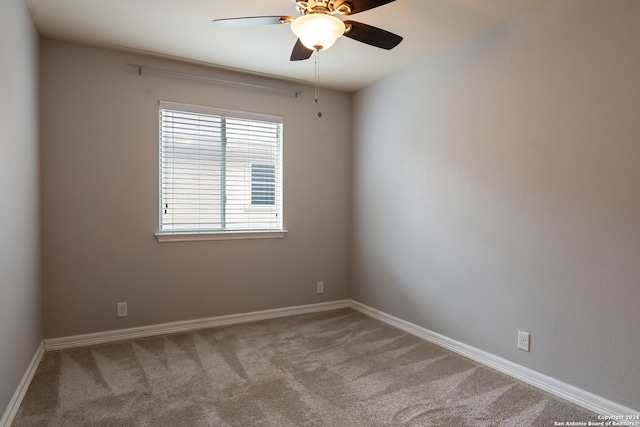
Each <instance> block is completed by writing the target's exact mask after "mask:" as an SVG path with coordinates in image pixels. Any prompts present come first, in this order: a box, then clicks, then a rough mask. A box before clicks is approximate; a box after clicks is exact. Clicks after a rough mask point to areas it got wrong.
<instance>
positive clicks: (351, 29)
mask: <svg viewBox="0 0 640 427" xmlns="http://www.w3.org/2000/svg"><path fill="white" fill-rule="evenodd" d="M344 24H345V26H346V27H347V31H345V32H344V35H345V37H349V38H350V39H354V40H357V41H359V42H362V43H366V44H368V45H371V46H375V47H379V48H382V49H386V50H391V49H393V48H394V47H396V46H398V45H399V44H400V42H401V41H402V37H400V36H399V35H397V34H393V33H390V32H389V31H385V30H383V29H380V28H377V27H372V26H371V25H367V24H362V23H360V22H354V21H344Z"/></svg>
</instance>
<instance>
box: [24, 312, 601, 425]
mask: <svg viewBox="0 0 640 427" xmlns="http://www.w3.org/2000/svg"><path fill="white" fill-rule="evenodd" d="M589 420H591V421H596V420H597V416H596V415H595V414H593V413H591V412H589V411H586V410H584V409H582V408H579V407H577V406H575V405H573V404H571V403H568V402H565V401H563V400H561V399H558V398H556V397H553V396H551V395H549V394H547V393H544V392H542V391H540V390H538V389H535V388H533V387H531V386H529V385H527V384H524V383H522V382H519V381H517V380H515V379H513V378H511V377H508V376H506V375H503V374H501V373H498V372H496V371H494V370H492V369H489V368H487V367H484V366H482V365H479V364H477V363H475V362H473V361H471V360H469V359H466V358H464V357H461V356H459V355H456V354H454V353H451V352H450V351H447V350H444V349H442V348H440V347H438V346H435V345H433V344H430V343H428V342H425V341H423V340H421V339H419V338H416V337H414V336H412V335H409V334H406V333H404V332H402V331H399V330H397V329H394V328H391V327H389V326H386V325H384V324H382V323H380V322H378V321H376V320H373V319H371V318H369V317H367V316H364V315H362V314H360V313H358V312H355V311H352V310H349V309H345V310H337V311H332V312H325V313H318V314H309V315H303V316H294V317H288V318H282V319H276V320H270V321H264V322H257V323H251V324H244V325H236V326H229V327H221V328H214V329H206V330H200V331H195V332H188V333H181V334H175V335H167V336H161V337H153V338H145V339H137V340H132V341H125V342H120V343H115V344H104V345H96V346H92V347H84V348H78V349H69V350H63V351H56V352H48V353H46V354H45V356H44V358H43V359H42V362H41V364H40V367H39V369H38V371H37V373H36V375H35V377H34V379H33V382H32V383H31V387H30V388H29V390H28V392H27V394H26V396H25V399H24V401H23V403H22V406H21V407H20V410H19V412H18V414H17V416H16V419H15V421H14V423H13V426H65V427H68V426H243V427H245V426H278V427H281V426H367V427H369V426H457V427H458V426H474V427H475V426H495V425H500V426H528V425H535V426H553V425H554V421H560V422H567V421H589Z"/></svg>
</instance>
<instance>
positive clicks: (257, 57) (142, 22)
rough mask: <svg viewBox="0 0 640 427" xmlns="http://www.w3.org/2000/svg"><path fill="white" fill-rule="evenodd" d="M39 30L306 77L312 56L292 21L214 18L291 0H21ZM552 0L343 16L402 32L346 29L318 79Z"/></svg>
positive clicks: (483, 0)
mask: <svg viewBox="0 0 640 427" xmlns="http://www.w3.org/2000/svg"><path fill="white" fill-rule="evenodd" d="M25 1H26V3H27V6H28V7H29V10H30V11H31V15H32V16H33V19H34V21H35V24H36V27H37V29H38V31H39V33H40V34H41V35H42V36H44V37H49V38H54V39H59V40H65V41H71V42H79V43H83V44H90V45H97V46H106V47H116V48H125V49H131V50H137V51H144V52H148V53H153V54H159V55H163V56H169V57H175V58H182V59H185V60H189V61H197V62H203V63H206V64H210V65H214V66H219V67H225V68H234V69H239V70H244V71H250V72H253V73H260V74H267V75H272V76H278V77H284V78H287V79H294V80H301V81H305V82H312V81H313V79H314V65H313V58H312V59H310V60H307V61H300V62H290V61H289V56H290V54H291V50H292V48H293V45H294V43H295V41H296V37H295V36H294V35H293V33H292V32H291V29H290V25H288V24H285V25H270V26H263V27H245V28H233V29H230V28H218V27H216V26H214V25H213V24H212V23H211V21H212V20H213V19H220V18H233V17H244V16H262V15H292V16H297V13H296V10H295V6H294V3H293V2H292V0H25ZM549 1H551V0H480V1H479V0H396V1H395V2H393V3H389V4H387V5H384V6H381V7H378V8H375V9H372V10H368V11H365V12H362V13H360V14H356V15H351V16H350V17H349V19H351V20H354V21H358V22H363V23H366V24H369V25H374V26H376V27H380V28H383V29H385V30H387V31H391V32H393V33H396V34H398V35H401V36H403V37H404V40H403V42H402V43H401V44H400V45H399V46H398V47H396V48H395V49H393V50H391V51H386V50H383V49H378V48H375V47H371V46H368V45H365V44H362V43H359V42H356V41H354V40H351V39H348V38H346V37H342V38H340V39H339V40H338V41H337V42H336V44H335V45H334V46H333V47H332V48H331V49H328V50H326V51H324V52H322V53H321V55H320V70H321V71H320V72H321V81H322V85H323V86H325V87H331V88H334V89H340V90H345V91H355V90H358V89H360V88H363V87H365V86H367V85H369V84H371V83H373V82H375V81H377V80H379V79H381V78H383V77H385V76H387V75H390V74H393V73H394V72H396V71H398V70H400V69H402V68H405V67H407V66H409V65H411V64H413V63H416V62H418V61H420V60H423V59H425V58H427V57H428V56H429V55H433V54H435V53H437V52H440V51H442V50H444V49H447V48H449V47H452V46H454V45H456V44H459V43H461V42H463V41H465V40H468V39H470V38H473V37H475V36H477V35H479V34H481V33H483V32H485V31H487V30H489V29H491V28H494V27H496V26H499V25H502V24H504V23H505V22H506V21H508V20H510V19H513V18H514V17H516V16H518V15H520V14H522V13H525V12H527V11H528V10H530V9H532V8H534V7H536V6H539V5H541V4H543V3H547V2H549Z"/></svg>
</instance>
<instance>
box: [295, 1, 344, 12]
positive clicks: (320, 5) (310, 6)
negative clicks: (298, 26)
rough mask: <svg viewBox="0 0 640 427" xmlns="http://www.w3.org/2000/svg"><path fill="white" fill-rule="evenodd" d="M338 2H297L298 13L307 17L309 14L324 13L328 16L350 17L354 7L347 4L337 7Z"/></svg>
mask: <svg viewBox="0 0 640 427" xmlns="http://www.w3.org/2000/svg"><path fill="white" fill-rule="evenodd" d="M335 2H336V0H309V1H303V0H300V1H296V8H297V9H298V13H300V14H301V15H306V14H308V13H324V14H327V15H349V14H350V13H351V11H352V6H351V5H350V4H349V3H347V2H342V3H341V4H339V5H338V7H336V6H335Z"/></svg>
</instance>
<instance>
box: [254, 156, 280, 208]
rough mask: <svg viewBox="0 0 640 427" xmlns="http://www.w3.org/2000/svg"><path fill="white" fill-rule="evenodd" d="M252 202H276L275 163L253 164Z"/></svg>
mask: <svg viewBox="0 0 640 427" xmlns="http://www.w3.org/2000/svg"><path fill="white" fill-rule="evenodd" d="M251 204H252V205H275V204H276V167H275V165H260V164H252V165H251Z"/></svg>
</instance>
